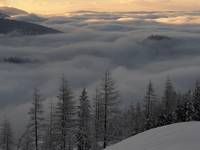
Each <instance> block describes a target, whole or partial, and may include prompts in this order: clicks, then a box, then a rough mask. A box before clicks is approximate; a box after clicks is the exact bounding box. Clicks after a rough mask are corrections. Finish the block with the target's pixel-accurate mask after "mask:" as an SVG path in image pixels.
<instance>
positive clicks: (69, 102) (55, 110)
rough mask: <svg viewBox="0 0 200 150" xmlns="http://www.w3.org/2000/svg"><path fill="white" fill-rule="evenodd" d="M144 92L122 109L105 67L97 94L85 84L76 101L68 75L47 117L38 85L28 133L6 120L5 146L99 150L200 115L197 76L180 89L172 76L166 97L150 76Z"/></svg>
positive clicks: (1, 131)
mask: <svg viewBox="0 0 200 150" xmlns="http://www.w3.org/2000/svg"><path fill="white" fill-rule="evenodd" d="M144 93H145V96H144V101H142V102H138V103H131V104H130V105H129V106H128V107H127V108H126V109H124V110H122V108H121V105H122V100H120V96H119V91H118V90H117V88H116V84H115V81H114V80H113V79H112V76H111V74H110V73H109V72H106V73H105V76H104V78H103V79H102V81H101V84H100V85H99V86H98V88H97V89H96V92H95V93H94V95H95V96H94V97H92V98H89V97H88V93H87V90H86V89H85V88H83V90H82V92H81V93H80V97H79V99H78V101H77V99H75V98H74V95H73V91H72V89H71V87H70V86H69V84H68V82H67V81H66V79H65V77H64V76H63V77H62V79H61V83H60V87H59V90H58V94H57V104H56V105H55V104H53V103H51V107H50V111H49V115H48V117H44V116H45V115H44V110H43V101H44V98H43V96H42V95H41V93H40V90H39V89H37V88H35V89H34V92H33V98H32V99H33V101H32V107H31V108H30V111H29V113H28V115H29V118H30V119H29V123H28V125H27V127H26V129H25V131H24V133H23V134H22V135H21V137H20V138H19V139H17V140H14V139H13V131H12V128H11V123H10V122H9V121H8V120H4V121H3V123H2V124H1V128H0V147H1V149H2V150H13V149H17V150H74V149H77V150H100V149H103V148H106V147H107V146H109V145H112V144H114V143H116V142H119V141H121V140H123V139H126V138H128V137H130V136H134V135H136V134H138V133H141V132H144V131H146V130H149V129H152V128H156V127H159V126H164V125H169V124H172V123H177V122H185V121H193V120H196V121H200V83H199V82H198V81H197V82H196V85H195V86H194V89H193V90H189V91H188V92H186V93H183V94H179V93H177V92H176V91H175V88H174V86H173V83H172V81H171V80H170V79H169V78H168V79H167V80H166V84H165V89H164V92H163V96H162V97H161V98H160V97H158V96H157V95H156V92H155V89H154V86H153V83H152V82H151V81H150V82H149V83H148V85H147V88H146V92H144Z"/></svg>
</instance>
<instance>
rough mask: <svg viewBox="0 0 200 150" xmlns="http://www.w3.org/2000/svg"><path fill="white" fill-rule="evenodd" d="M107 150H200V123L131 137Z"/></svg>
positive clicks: (184, 124) (178, 125)
mask: <svg viewBox="0 0 200 150" xmlns="http://www.w3.org/2000/svg"><path fill="white" fill-rule="evenodd" d="M106 150H200V122H186V123H177V124H172V125H168V126H164V127H159V128H155V129H152V130H149V131H146V132H144V133H141V134H138V135H136V136H133V137H130V138H128V139H126V140H124V141H122V142H120V143H118V144H115V145H113V146H110V147H108V148H107V149H106Z"/></svg>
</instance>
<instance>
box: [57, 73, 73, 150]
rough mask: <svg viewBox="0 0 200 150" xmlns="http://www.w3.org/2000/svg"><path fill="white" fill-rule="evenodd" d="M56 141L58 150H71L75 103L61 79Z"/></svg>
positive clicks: (68, 88) (69, 90) (66, 84)
mask: <svg viewBox="0 0 200 150" xmlns="http://www.w3.org/2000/svg"><path fill="white" fill-rule="evenodd" d="M55 113H56V119H57V120H56V124H55V128H56V133H55V134H56V139H57V140H56V141H57V144H56V145H57V148H58V149H59V150H72V149H73V138H74V132H75V113H76V112H75V102H74V100H73V93H72V91H71V89H70V87H69V85H68V83H67V81H66V79H65V78H64V76H63V77H62V80H61V85H60V89H59V94H58V103H57V107H56V112H55Z"/></svg>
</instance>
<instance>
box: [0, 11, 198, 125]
mask: <svg viewBox="0 0 200 150" xmlns="http://www.w3.org/2000/svg"><path fill="white" fill-rule="evenodd" d="M13 19H15V20H20V21H26V22H32V23H36V24H40V25H43V26H47V27H49V28H53V29H57V30H59V31H61V32H62V33H58V34H47V35H36V36H23V35H19V34H16V33H10V34H7V35H4V34H1V35H0V54H1V55H0V83H1V85H0V95H1V99H2V100H1V101H0V106H1V107H2V112H1V117H4V116H5V115H6V116H8V117H9V118H11V120H12V121H13V122H15V128H18V127H19V126H21V125H23V124H24V122H23V120H26V117H23V116H26V114H24V112H27V111H28V109H29V107H27V106H29V103H30V102H31V100H32V92H33V88H34V87H35V86H37V87H39V88H40V90H41V92H42V93H43V95H44V97H45V98H46V99H54V98H55V96H56V95H57V92H58V88H59V83H60V78H61V76H62V74H64V75H65V76H66V77H67V79H68V81H69V83H70V85H71V86H72V88H73V90H74V92H75V94H74V95H75V97H77V95H79V93H80V90H81V89H82V88H83V87H86V88H87V89H88V92H89V94H90V99H92V96H93V93H94V91H95V88H96V87H97V85H98V83H99V81H100V80H101V78H102V77H103V76H104V73H105V71H106V70H110V71H111V73H112V76H113V78H114V79H115V80H116V82H117V85H118V89H119V91H120V97H121V100H122V101H124V102H125V103H126V102H127V103H128V102H130V101H132V100H134V101H140V100H143V97H144V91H145V88H146V85H147V83H148V82H149V80H151V81H152V82H153V83H154V86H155V89H156V92H157V95H158V96H160V95H162V92H163V89H164V83H165V80H166V78H167V77H170V78H171V80H172V81H173V82H174V84H175V87H176V90H177V91H178V92H182V91H187V90H188V88H193V85H194V83H195V80H196V79H199V78H200V66H199V64H200V34H199V33H200V26H199V25H200V12H149V13H145V12H130V13H98V12H76V13H68V14H66V15H65V16H39V15H35V14H23V15H17V16H13ZM131 98H132V99H131ZM10 110H12V111H10ZM8 112H9V113H8ZM13 114H15V116H14V117H13ZM17 117H22V121H21V122H17V121H15V118H17Z"/></svg>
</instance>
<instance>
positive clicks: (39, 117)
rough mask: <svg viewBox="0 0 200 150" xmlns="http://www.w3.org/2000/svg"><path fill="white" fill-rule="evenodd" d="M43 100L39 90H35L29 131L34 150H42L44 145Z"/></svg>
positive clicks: (30, 112)
mask: <svg viewBox="0 0 200 150" xmlns="http://www.w3.org/2000/svg"><path fill="white" fill-rule="evenodd" d="M42 101H43V98H42V96H41V93H40V91H39V89H38V88H35V89H34V93H33V102H32V106H31V108H30V111H29V113H28V114H29V116H30V120H29V123H28V126H27V128H28V131H29V133H28V134H29V135H30V139H31V140H32V141H31V144H32V146H31V148H32V149H33V150H40V149H41V146H42V145H41V144H42V136H43V134H42V133H43V127H44V117H43V106H42Z"/></svg>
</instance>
